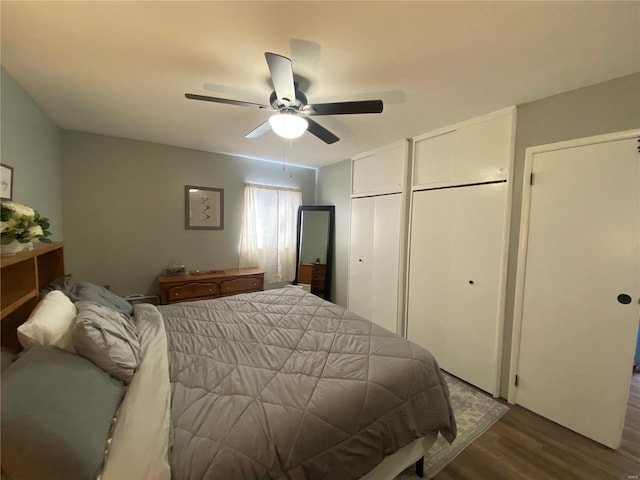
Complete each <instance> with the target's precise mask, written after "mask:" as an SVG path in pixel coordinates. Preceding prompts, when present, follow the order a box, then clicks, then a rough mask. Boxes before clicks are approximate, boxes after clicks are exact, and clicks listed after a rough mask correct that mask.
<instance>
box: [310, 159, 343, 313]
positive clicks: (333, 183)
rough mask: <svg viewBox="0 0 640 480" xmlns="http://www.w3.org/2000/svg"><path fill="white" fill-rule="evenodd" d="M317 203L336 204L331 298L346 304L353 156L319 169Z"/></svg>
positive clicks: (334, 301)
mask: <svg viewBox="0 0 640 480" xmlns="http://www.w3.org/2000/svg"><path fill="white" fill-rule="evenodd" d="M316 203H317V204H318V205H335V207H336V209H335V210H336V213H335V238H334V245H335V248H334V254H333V272H332V274H331V299H330V300H331V301H332V302H333V303H335V304H337V305H340V306H342V307H345V308H346V307H347V284H348V273H349V224H350V216H351V214H350V212H351V160H344V161H342V162H339V163H334V164H333V165H329V166H327V167H323V168H321V169H319V170H318V181H317V187H316Z"/></svg>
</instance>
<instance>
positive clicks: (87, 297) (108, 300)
mask: <svg viewBox="0 0 640 480" xmlns="http://www.w3.org/2000/svg"><path fill="white" fill-rule="evenodd" d="M65 293H66V294H67V296H68V297H69V298H70V299H71V301H72V302H74V303H75V302H82V301H89V302H93V303H97V304H98V305H103V306H105V307H109V308H112V309H114V310H116V311H118V312H120V313H122V314H123V315H126V316H127V317H131V314H132V313H133V307H132V306H131V304H130V303H129V302H127V301H126V300H125V299H124V298H122V297H119V296H118V295H116V294H115V293H113V292H111V291H109V290H107V289H106V288H104V287H101V286H99V285H95V284H93V283H89V282H78V283H76V284H75V285H74V286H73V288H72V289H71V290H70V291H69V293H67V292H65Z"/></svg>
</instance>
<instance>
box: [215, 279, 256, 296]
mask: <svg viewBox="0 0 640 480" xmlns="http://www.w3.org/2000/svg"><path fill="white" fill-rule="evenodd" d="M262 279H263V276H262V275H260V276H258V275H256V276H252V277H238V278H233V279H231V280H225V281H223V282H221V283H220V295H235V294H236V293H249V292H257V291H260V290H262Z"/></svg>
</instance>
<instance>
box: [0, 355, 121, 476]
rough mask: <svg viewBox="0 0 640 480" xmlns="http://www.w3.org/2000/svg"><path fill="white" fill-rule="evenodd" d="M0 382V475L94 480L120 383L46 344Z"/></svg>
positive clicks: (22, 359) (16, 364) (17, 363)
mask: <svg viewBox="0 0 640 480" xmlns="http://www.w3.org/2000/svg"><path fill="white" fill-rule="evenodd" d="M1 381H2V419H1V420H0V422H1V423H0V430H1V432H2V470H3V471H4V472H6V473H7V474H8V475H9V476H10V477H11V478H15V479H24V480H42V479H45V478H46V479H48V480H58V479H59V480H76V479H78V480H80V479H82V480H86V479H94V478H96V476H97V475H98V474H99V473H100V470H101V469H102V463H103V460H104V452H105V448H106V446H107V437H108V435H109V430H110V427H111V422H112V419H113V416H114V414H115V412H116V410H117V409H118V406H119V405H120V402H121V401H122V397H123V395H124V386H123V385H122V383H121V382H119V381H117V380H116V379H114V378H113V377H111V376H110V375H108V374H107V373H105V372H104V371H102V370H101V369H99V368H98V367H96V366H95V365H94V364H93V363H91V362H89V361H88V360H86V359H84V358H82V357H80V356H78V355H75V354H73V353H71V352H68V351H66V350H62V349H60V348H58V347H53V346H49V345H47V346H40V345H39V346H35V347H31V348H30V349H29V350H26V351H25V352H23V353H22V354H21V355H20V356H19V357H18V358H17V359H16V361H15V362H13V363H12V364H11V365H10V366H9V368H7V369H6V370H5V371H4V372H3V373H2V380H1Z"/></svg>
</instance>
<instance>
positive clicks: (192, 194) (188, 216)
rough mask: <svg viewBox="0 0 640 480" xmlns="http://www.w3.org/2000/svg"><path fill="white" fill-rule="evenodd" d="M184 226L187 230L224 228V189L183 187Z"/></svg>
mask: <svg viewBox="0 0 640 480" xmlns="http://www.w3.org/2000/svg"><path fill="white" fill-rule="evenodd" d="M184 205H185V212H184V228H185V229H187V230H224V189H222V188H209V187H197V186H195V185H185V187H184Z"/></svg>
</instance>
